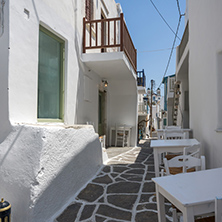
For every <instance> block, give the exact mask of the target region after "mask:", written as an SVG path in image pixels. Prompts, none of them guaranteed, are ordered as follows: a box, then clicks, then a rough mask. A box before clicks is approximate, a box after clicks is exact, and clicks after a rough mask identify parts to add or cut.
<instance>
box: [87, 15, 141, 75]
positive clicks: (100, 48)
mask: <svg viewBox="0 0 222 222" xmlns="http://www.w3.org/2000/svg"><path fill="white" fill-rule="evenodd" d="M120 51H121V52H124V53H125V54H126V55H127V57H128V59H129V61H130V63H131V65H132V67H133V69H134V71H135V72H136V69H137V51H136V49H135V47H134V44H133V41H132V39H131V37H130V34H129V31H128V29H127V26H126V23H125V21H124V18H123V14H122V13H121V15H120V17H119V18H108V19H100V20H90V21H87V20H86V19H85V18H83V53H90V52H98V53H104V52H120Z"/></svg>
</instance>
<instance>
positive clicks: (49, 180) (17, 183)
mask: <svg viewBox="0 0 222 222" xmlns="http://www.w3.org/2000/svg"><path fill="white" fill-rule="evenodd" d="M0 11H1V13H0V16H1V17H0V104H1V109H0V195H1V196H2V197H4V198H5V199H6V200H7V201H9V202H10V203H11V205H12V221H14V222H20V221H22V222H30V221H33V222H44V221H47V222H50V221H53V219H54V215H55V213H58V212H59V211H61V210H63V209H62V207H65V205H66V204H68V203H69V202H70V201H72V199H73V197H74V195H75V194H76V192H77V191H78V190H79V189H80V188H81V187H82V186H83V185H84V184H85V183H86V182H87V181H88V180H89V179H90V178H92V176H93V175H95V173H96V172H97V170H99V169H100V167H101V165H102V150H101V146H100V143H99V139H98V134H99V135H107V136H108V135H109V128H110V127H111V126H112V125H115V123H120V124H127V125H131V126H132V133H131V135H132V136H131V141H130V143H131V146H135V145H136V141H137V118H138V115H137V109H138V108H137V99H138V97H137V81H136V80H137V76H136V50H135V48H134V46H133V43H132V40H131V38H130V36H129V34H126V33H127V28H126V23H125V21H124V18H123V15H122V14H121V13H122V9H121V6H120V5H119V4H116V2H115V1H114V0H86V1H83V0H73V1H65V0H55V1H53V2H52V1H49V0H21V1H16V0H10V1H9V0H0ZM85 17H86V19H84V18H85ZM101 19H103V20H101ZM92 20H96V21H94V22H92ZM107 84H108V85H107ZM129 110H130V112H129ZM87 123H88V124H89V125H86V124H87ZM108 139H109V138H108Z"/></svg>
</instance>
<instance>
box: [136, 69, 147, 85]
mask: <svg viewBox="0 0 222 222" xmlns="http://www.w3.org/2000/svg"><path fill="white" fill-rule="evenodd" d="M137 86H142V87H146V76H145V72H144V69H143V70H142V71H137Z"/></svg>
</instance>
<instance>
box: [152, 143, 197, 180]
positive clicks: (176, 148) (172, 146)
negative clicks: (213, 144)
mask: <svg viewBox="0 0 222 222" xmlns="http://www.w3.org/2000/svg"><path fill="white" fill-rule="evenodd" d="M197 144H200V143H199V142H198V141H197V140H196V139H181V140H151V144H150V147H152V148H153V154H154V166H155V176H156V177H159V176H160V171H159V165H160V163H159V156H160V154H161V153H165V152H175V153H177V152H183V148H184V147H187V146H193V145H197Z"/></svg>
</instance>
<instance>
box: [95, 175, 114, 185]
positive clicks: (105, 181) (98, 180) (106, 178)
mask: <svg viewBox="0 0 222 222" xmlns="http://www.w3.org/2000/svg"><path fill="white" fill-rule="evenodd" d="M93 182H94V183H102V184H109V183H112V182H113V180H112V179H111V178H110V177H109V175H105V176H103V177H97V178H95V179H94V180H93Z"/></svg>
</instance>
